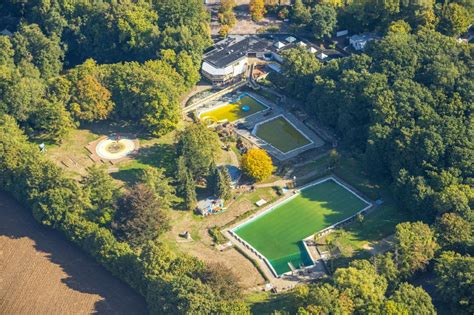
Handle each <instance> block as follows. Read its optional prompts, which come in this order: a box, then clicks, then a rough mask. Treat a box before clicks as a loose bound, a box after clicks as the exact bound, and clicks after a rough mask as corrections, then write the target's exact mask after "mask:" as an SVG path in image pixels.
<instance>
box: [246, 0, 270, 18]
mask: <svg viewBox="0 0 474 315" xmlns="http://www.w3.org/2000/svg"><path fill="white" fill-rule="evenodd" d="M249 8H250V15H251V16H252V20H254V21H255V22H258V21H261V20H262V19H263V16H264V15H265V13H267V10H266V9H265V0H250V3H249Z"/></svg>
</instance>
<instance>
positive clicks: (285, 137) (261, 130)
mask: <svg viewBox="0 0 474 315" xmlns="http://www.w3.org/2000/svg"><path fill="white" fill-rule="evenodd" d="M255 135H256V136H257V137H259V138H260V139H262V140H264V141H265V142H267V143H268V144H270V145H271V146H273V147H274V148H276V149H278V150H279V151H281V152H283V153H288V152H290V151H293V150H295V149H298V148H301V147H304V146H305V145H308V144H310V143H312V141H311V140H309V139H308V138H307V137H306V136H305V135H304V134H303V133H302V132H300V131H299V130H298V129H296V127H295V126H293V124H291V123H290V122H289V121H288V120H287V119H286V118H285V117H284V116H277V117H276V118H272V119H271V120H268V121H264V122H262V123H260V124H258V125H257V126H256V132H255Z"/></svg>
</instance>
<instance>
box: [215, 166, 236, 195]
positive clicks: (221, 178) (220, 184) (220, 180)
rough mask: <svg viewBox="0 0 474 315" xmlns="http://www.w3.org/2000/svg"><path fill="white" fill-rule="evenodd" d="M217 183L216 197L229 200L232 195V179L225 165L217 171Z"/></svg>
mask: <svg viewBox="0 0 474 315" xmlns="http://www.w3.org/2000/svg"><path fill="white" fill-rule="evenodd" d="M217 174H218V176H217V183H216V190H215V194H216V196H217V197H219V198H221V199H224V200H229V199H230V198H231V197H232V191H231V184H232V179H231V177H230V174H229V171H228V170H227V168H226V167H222V168H221V169H219V170H218V172H217Z"/></svg>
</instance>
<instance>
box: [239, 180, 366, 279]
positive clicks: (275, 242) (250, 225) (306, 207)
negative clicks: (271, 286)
mask: <svg viewBox="0 0 474 315" xmlns="http://www.w3.org/2000/svg"><path fill="white" fill-rule="evenodd" d="M368 205H369V204H368V203H367V202H365V201H363V200H361V199H359V198H358V197H357V196H356V195H355V194H353V193H352V192H350V191H349V190H348V189H346V188H345V187H344V186H342V185H340V184H339V183H338V182H336V181H335V180H333V179H332V178H329V179H327V180H324V181H322V182H320V183H318V184H315V185H313V186H309V187H307V188H305V189H303V190H301V191H300V193H299V194H298V195H296V196H295V197H293V198H291V199H289V200H287V201H285V202H283V203H281V204H279V205H277V206H276V207H274V208H273V209H271V210H269V211H268V212H266V213H265V214H264V215H262V216H260V217H257V218H256V219H255V220H253V221H249V222H247V223H244V224H243V225H241V226H238V227H237V228H235V229H234V230H233V231H234V233H235V234H237V235H238V236H239V237H240V238H242V239H243V240H245V241H246V242H247V243H249V244H250V245H251V246H252V247H253V248H255V249H256V250H257V251H259V252H260V253H261V254H262V255H263V256H265V257H266V258H267V259H268V261H269V262H270V263H271V265H272V267H273V268H274V269H275V271H276V273H277V274H278V275H281V274H283V273H286V272H288V271H290V270H291V269H290V266H289V264H288V263H291V264H292V265H293V266H294V267H295V268H297V269H298V268H300V267H302V266H309V265H311V264H312V261H311V258H310V257H309V255H308V253H307V252H306V250H305V248H304V246H303V243H302V240H303V239H304V238H306V237H308V236H310V235H312V234H314V233H316V232H318V231H321V230H323V229H324V228H326V227H329V226H331V225H333V224H335V223H337V222H340V221H342V220H344V219H346V218H348V217H350V216H352V215H354V214H356V213H357V212H359V211H360V210H362V209H364V208H365V207H367V206H368Z"/></svg>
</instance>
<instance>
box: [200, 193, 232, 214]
mask: <svg viewBox="0 0 474 315" xmlns="http://www.w3.org/2000/svg"><path fill="white" fill-rule="evenodd" d="M197 210H198V212H199V213H200V214H201V215H202V216H203V217H206V216H209V215H213V214H217V213H220V212H223V211H225V210H226V208H225V207H224V200H223V199H219V198H217V197H214V196H212V197H208V198H206V199H203V200H199V201H198V205H197Z"/></svg>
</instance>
